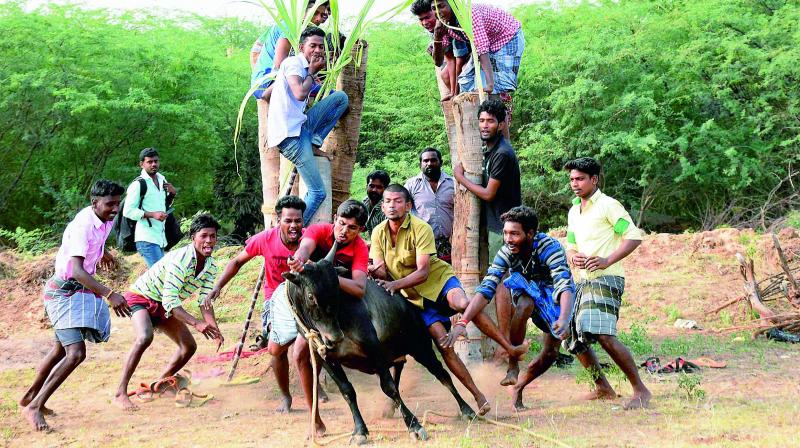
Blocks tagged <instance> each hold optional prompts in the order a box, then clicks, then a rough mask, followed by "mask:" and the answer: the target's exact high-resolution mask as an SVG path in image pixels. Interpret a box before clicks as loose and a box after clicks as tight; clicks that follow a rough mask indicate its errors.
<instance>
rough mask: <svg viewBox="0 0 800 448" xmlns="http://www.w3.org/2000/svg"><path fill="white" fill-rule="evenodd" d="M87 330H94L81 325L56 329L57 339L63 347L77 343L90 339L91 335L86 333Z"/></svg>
mask: <svg viewBox="0 0 800 448" xmlns="http://www.w3.org/2000/svg"><path fill="white" fill-rule="evenodd" d="M87 331H94V330H92V329H91V328H80V327H78V328H64V329H61V330H56V341H57V342H59V343H60V344H61V346H62V347H66V346H68V345H72V344H77V343H78V342H83V341H84V340H86V339H89V336H88V335H87V334H86V332H87Z"/></svg>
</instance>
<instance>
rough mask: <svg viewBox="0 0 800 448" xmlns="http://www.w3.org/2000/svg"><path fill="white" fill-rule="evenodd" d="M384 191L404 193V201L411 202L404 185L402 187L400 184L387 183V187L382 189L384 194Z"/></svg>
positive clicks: (409, 194)
mask: <svg viewBox="0 0 800 448" xmlns="http://www.w3.org/2000/svg"><path fill="white" fill-rule="evenodd" d="M386 193H403V194H404V195H405V197H406V202H411V201H412V199H411V193H409V192H408V190H407V189H406V187H404V186H402V185H400V184H391V185H389V186H388V187H386V189H385V190H383V194H386Z"/></svg>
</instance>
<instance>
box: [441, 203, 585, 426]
mask: <svg viewBox="0 0 800 448" xmlns="http://www.w3.org/2000/svg"><path fill="white" fill-rule="evenodd" d="M500 219H501V221H502V222H503V242H504V245H503V246H502V247H501V248H500V250H498V251H497V255H495V257H494V261H493V262H492V266H491V267H490V268H489V270H488V272H487V274H486V277H484V279H483V281H482V282H481V284H480V286H478V288H477V289H476V291H475V297H473V299H472V300H471V301H470V304H469V307H467V309H466V310H465V311H464V315H463V317H462V320H460V321H458V322H457V323H456V325H454V326H453V329H452V330H451V331H450V334H448V335H447V340H446V344H448V345H452V344H454V343H455V341H456V339H457V338H458V337H459V336H461V335H463V334H464V327H465V326H466V323H467V322H470V321H471V320H472V318H473V317H474V316H475V315H476V314H477V313H479V312H480V311H481V310H482V309H483V307H485V306H486V305H487V304H488V303H489V301H490V300H492V298H494V295H495V292H496V290H497V287H498V285H499V284H500V282H501V279H502V278H503V276H505V275H506V273H508V274H509V278H508V279H507V280H506V281H505V282H503V283H504V284H505V286H506V287H507V288H508V289H509V291H510V292H511V296H512V301H513V302H514V303H515V308H516V310H517V311H516V313H515V314H514V316H513V318H512V320H511V325H510V326H511V343H512V344H514V343H515V341H521V340H522V339H523V338H524V337H525V329H526V328H525V327H526V324H527V320H528V318H530V319H531V321H532V322H533V323H534V325H536V326H537V327H538V328H539V329H540V330H542V333H543V337H542V351H541V352H540V353H539V355H538V356H537V357H536V359H534V360H533V361H532V362H531V363H530V364H528V368H527V370H526V372H525V373H524V374H523V376H522V379H521V381H519V382H517V374H518V373H519V358H514V357H512V356H509V367H508V375H507V376H506V379H504V383H507V384H515V383H517V384H516V386H515V387H514V393H513V396H512V401H513V407H514V409H515V410H517V411H519V410H522V409H525V407H524V405H523V404H522V390H523V389H524V388H525V386H526V385H528V384H530V382H531V381H533V380H534V379H535V378H537V377H539V376H540V375H541V374H543V373H544V372H546V371H547V369H549V368H550V366H552V365H553V363H554V362H555V360H556V357H557V355H558V348H559V343H560V342H561V340H562V339H564V338H566V337H567V335H568V334H569V323H570V319H571V317H572V304H573V296H574V293H575V283H574V282H573V280H572V274H571V272H570V269H569V265H568V264H567V257H566V253H565V252H564V249H563V248H562V247H561V244H560V243H559V242H558V240H556V239H555V238H553V237H551V236H548V235H546V234H544V233H541V232H539V231H538V229H539V219H538V218H537V216H536V213H535V212H534V211H533V209H532V208H530V207H526V206H524V205H522V206H517V207H514V208H512V209H511V210H509V211H507V212H506V213H503V214H502V215H501V216H500ZM534 296H535V297H534ZM508 380H510V381H508Z"/></svg>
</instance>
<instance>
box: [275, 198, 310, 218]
mask: <svg viewBox="0 0 800 448" xmlns="http://www.w3.org/2000/svg"><path fill="white" fill-rule="evenodd" d="M285 208H293V209H295V210H300V211H301V212H305V211H306V203H305V202H303V200H302V199H300V198H299V197H297V196H295V195H293V194H290V195H288V196H282V197H281V198H280V199H278V202H276V203H275V214H276V215H280V214H281V211H283V209H285Z"/></svg>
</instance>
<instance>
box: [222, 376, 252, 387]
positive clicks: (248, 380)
mask: <svg viewBox="0 0 800 448" xmlns="http://www.w3.org/2000/svg"><path fill="white" fill-rule="evenodd" d="M259 381H261V378H258V377H254V376H240V377H238V378H236V379H235V380H230V381H226V382H224V383H222V385H223V386H243V385H245V384H255V383H257V382H259Z"/></svg>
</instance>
